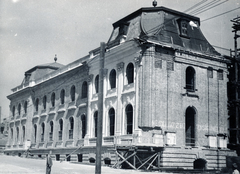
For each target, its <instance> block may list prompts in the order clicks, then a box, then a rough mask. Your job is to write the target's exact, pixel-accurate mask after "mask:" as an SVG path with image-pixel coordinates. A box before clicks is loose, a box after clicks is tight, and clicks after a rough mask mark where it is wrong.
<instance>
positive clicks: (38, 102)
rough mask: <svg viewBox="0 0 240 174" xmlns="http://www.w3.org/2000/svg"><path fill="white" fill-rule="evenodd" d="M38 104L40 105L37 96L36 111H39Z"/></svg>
mask: <svg viewBox="0 0 240 174" xmlns="http://www.w3.org/2000/svg"><path fill="white" fill-rule="evenodd" d="M38 106H39V99H38V98H37V99H36V101H35V111H36V112H38Z"/></svg>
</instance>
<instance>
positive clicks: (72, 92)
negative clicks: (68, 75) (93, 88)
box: [71, 85, 76, 101]
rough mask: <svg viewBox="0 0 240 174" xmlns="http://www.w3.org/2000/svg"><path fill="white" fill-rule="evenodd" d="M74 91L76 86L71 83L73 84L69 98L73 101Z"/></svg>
mask: <svg viewBox="0 0 240 174" xmlns="http://www.w3.org/2000/svg"><path fill="white" fill-rule="evenodd" d="M75 92H76V88H75V86H74V85H73V86H72V87H71V100H72V101H75Z"/></svg>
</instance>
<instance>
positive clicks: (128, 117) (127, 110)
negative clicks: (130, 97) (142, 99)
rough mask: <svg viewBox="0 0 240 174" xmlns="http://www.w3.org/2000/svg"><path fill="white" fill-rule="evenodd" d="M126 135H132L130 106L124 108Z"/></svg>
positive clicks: (131, 110)
mask: <svg viewBox="0 0 240 174" xmlns="http://www.w3.org/2000/svg"><path fill="white" fill-rule="evenodd" d="M126 121H127V122H126V123H127V125H126V126H127V134H132V133H133V107H132V105H131V104H129V105H127V107H126Z"/></svg>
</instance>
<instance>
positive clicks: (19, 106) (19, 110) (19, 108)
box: [18, 103, 21, 115]
mask: <svg viewBox="0 0 240 174" xmlns="http://www.w3.org/2000/svg"><path fill="white" fill-rule="evenodd" d="M18 115H21V104H20V103H19V104H18Z"/></svg>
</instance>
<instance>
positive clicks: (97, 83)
mask: <svg viewBox="0 0 240 174" xmlns="http://www.w3.org/2000/svg"><path fill="white" fill-rule="evenodd" d="M98 89H99V75H97V76H96V78H95V91H96V93H98Z"/></svg>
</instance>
